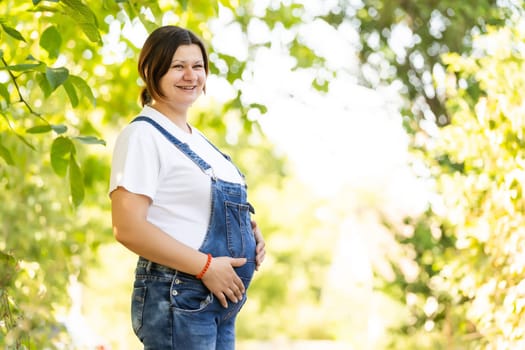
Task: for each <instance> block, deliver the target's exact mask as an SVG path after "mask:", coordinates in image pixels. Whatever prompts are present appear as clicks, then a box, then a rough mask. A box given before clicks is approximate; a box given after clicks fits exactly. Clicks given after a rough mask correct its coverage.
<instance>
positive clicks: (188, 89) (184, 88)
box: [177, 85, 196, 91]
mask: <svg viewBox="0 0 525 350" xmlns="http://www.w3.org/2000/svg"><path fill="white" fill-rule="evenodd" d="M177 87H178V88H179V89H182V90H186V91H191V90H194V89H195V88H196V86H195V85H192V86H177Z"/></svg>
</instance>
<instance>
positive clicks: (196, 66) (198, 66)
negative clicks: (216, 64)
mask: <svg viewBox="0 0 525 350" xmlns="http://www.w3.org/2000/svg"><path fill="white" fill-rule="evenodd" d="M193 68H194V69H202V68H204V65H203V64H200V63H199V64H196V65H194V66H193Z"/></svg>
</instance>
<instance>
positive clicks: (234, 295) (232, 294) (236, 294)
mask: <svg viewBox="0 0 525 350" xmlns="http://www.w3.org/2000/svg"><path fill="white" fill-rule="evenodd" d="M233 288H234V289H235V290H233V289H230V290H229V297H228V298H229V299H230V300H231V301H233V302H234V303H238V302H239V300H241V299H242V293H241V292H240V291H239V289H238V288H237V287H233Z"/></svg>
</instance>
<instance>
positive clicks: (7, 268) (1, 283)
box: [0, 250, 18, 310]
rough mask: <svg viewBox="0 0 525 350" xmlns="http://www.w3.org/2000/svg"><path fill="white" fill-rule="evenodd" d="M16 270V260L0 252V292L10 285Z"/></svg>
mask: <svg viewBox="0 0 525 350" xmlns="http://www.w3.org/2000/svg"><path fill="white" fill-rule="evenodd" d="M17 270H18V263H17V261H16V259H15V258H14V257H13V256H12V255H11V254H9V253H7V254H6V253H4V252H3V251H1V250H0V271H2V278H0V290H3V289H5V288H6V287H9V286H10V285H11V283H12V282H13V281H14V277H15V275H16V273H17V272H18V271H17ZM2 306H3V305H2ZM8 310H9V309H8Z"/></svg>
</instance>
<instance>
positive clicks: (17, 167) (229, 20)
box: [0, 0, 525, 350]
mask: <svg viewBox="0 0 525 350" xmlns="http://www.w3.org/2000/svg"><path fill="white" fill-rule="evenodd" d="M162 24H176V25H180V26H184V27H187V28H189V29H191V30H193V31H195V32H196V33H197V34H198V35H199V36H201V37H202V38H203V39H204V41H205V42H206V43H207V45H208V50H209V54H210V61H211V62H210V63H211V74H210V76H209V79H208V83H207V93H206V95H205V96H203V97H202V98H201V99H200V100H199V101H198V102H197V103H196V105H195V108H194V109H193V110H192V115H191V122H192V124H193V125H195V126H197V127H198V128H199V129H201V130H202V131H204V132H205V133H206V134H207V135H208V136H209V137H210V138H211V139H212V140H213V141H214V142H215V143H216V144H217V145H219V146H220V147H221V148H222V149H223V150H224V151H225V152H226V153H229V154H230V155H231V156H232V157H233V158H234V159H235V160H236V162H237V163H238V164H239V165H240V167H241V168H242V170H243V171H244V172H245V173H246V174H247V180H248V183H249V185H250V197H251V200H250V201H251V202H252V203H254V204H255V206H256V209H257V214H256V216H255V219H256V220H257V222H258V225H259V226H260V227H261V229H262V232H263V234H264V236H265V239H266V249H267V257H266V261H265V262H264V264H263V266H262V267H261V270H260V271H259V272H257V274H256V276H255V279H254V281H253V284H252V286H251V288H250V290H249V294H248V296H249V301H248V303H247V304H246V305H245V307H244V309H243V311H242V313H241V315H240V316H239V319H238V323H237V333H238V339H239V344H238V348H239V349H241V350H243V349H244V350H252V349H270V348H271V349H301V350H303V349H374V350H375V349H403V350H409V349H498V350H500V349H513V350H514V349H521V348H525V321H524V320H525V317H524V316H525V315H524V314H525V311H524V310H525V309H524V308H525V282H524V278H523V277H524V272H525V252H524V247H525V232H524V231H525V225H524V217H523V213H524V209H525V201H524V199H523V186H524V181H525V157H524V151H523V149H524V147H523V146H525V105H524V102H523V101H524V100H525V99H524V94H525V93H524V91H525V89H524V88H525V80H524V79H525V74H524V72H525V69H524V68H525V65H524V63H525V56H524V55H525V21H524V17H523V2H522V1H521V0H507V1H501V0H500V1H495V0H494V1H493V0H475V1H468V2H467V1H464V2H458V1H453V0H443V1H422V0H393V1H385V0H326V1H320V0H317V1H314V0H310V1H296V0H286V1H285V0H283V1H280V0H257V1H244V0H220V1H207V0H203V1H192V0H184V1H148V0H143V1H132V0H127V1H126V0H120V1H119V0H101V1H86V0H60V1H58V0H54V1H41V0H33V1H18V0H16V1H15V0H0V26H1V28H0V116H1V118H0V173H1V175H0V186H1V190H0V203H2V204H1V208H0V222H1V223H2V225H1V226H0V347H2V348H4V349H126V350H128V349H139V348H140V345H139V344H138V342H137V340H136V339H135V336H134V335H133V334H132V331H131V326H130V320H129V298H130V292H131V284H132V279H133V269H134V264H135V261H136V257H135V256H134V255H133V254H132V253H130V252H128V251H127V250H126V249H125V248H124V247H122V246H120V245H118V244H117V243H115V241H114V239H113V235H112V232H111V221H110V211H109V198H108V194H107V189H108V179H109V171H110V160H111V151H112V145H113V142H114V140H115V137H116V135H117V133H118V132H119V130H120V129H121V128H122V127H123V126H124V125H125V124H127V123H128V122H129V121H130V120H131V119H132V118H133V117H134V116H135V115H136V114H137V113H138V112H139V111H140V107H139V103H138V94H139V91H140V87H141V82H140V81H139V79H138V75H137V72H136V62H137V56H138V52H139V50H140V47H141V45H142V43H143V41H144V39H145V37H146V36H147V33H148V32H150V31H151V30H153V29H154V28H156V27H158V26H159V25H162Z"/></svg>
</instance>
